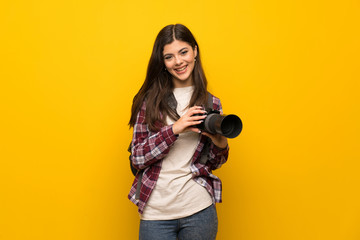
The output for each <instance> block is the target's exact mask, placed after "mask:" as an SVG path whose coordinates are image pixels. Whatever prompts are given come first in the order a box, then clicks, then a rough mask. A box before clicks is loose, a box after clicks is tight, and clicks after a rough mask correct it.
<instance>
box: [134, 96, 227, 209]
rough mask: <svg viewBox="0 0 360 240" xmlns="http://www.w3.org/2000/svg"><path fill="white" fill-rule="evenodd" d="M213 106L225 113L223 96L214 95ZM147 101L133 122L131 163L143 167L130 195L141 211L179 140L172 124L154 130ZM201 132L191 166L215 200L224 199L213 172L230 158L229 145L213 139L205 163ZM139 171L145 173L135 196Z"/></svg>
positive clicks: (194, 174) (199, 180) (204, 140)
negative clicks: (147, 118)
mask: <svg viewBox="0 0 360 240" xmlns="http://www.w3.org/2000/svg"><path fill="white" fill-rule="evenodd" d="M213 108H214V109H216V110H219V111H220V112H221V113H222V107H221V103H220V100H219V99H218V98H216V97H214V96H213ZM145 111H146V104H145V103H143V105H142V107H141V109H140V111H139V113H138V115H137V119H136V123H135V125H134V132H133V139H132V143H131V147H132V163H133V165H134V166H135V167H136V168H138V169H144V171H143V172H140V173H138V175H137V176H136V177H135V180H134V182H133V185H132V187H131V190H130V193H129V196H128V198H129V199H130V200H131V201H132V202H133V203H135V204H136V205H137V206H138V211H139V213H140V214H142V213H143V211H144V208H145V205H146V203H147V201H148V200H149V197H150V194H151V192H152V191H153V189H154V188H155V185H156V181H157V179H158V177H159V174H160V170H161V164H162V160H163V159H164V157H165V156H166V155H167V154H168V152H169V151H170V148H171V146H172V145H173V144H174V142H175V141H176V140H177V138H178V135H175V134H174V132H173V131H172V125H169V126H162V127H161V129H160V131H158V132H151V131H150V130H149V129H148V127H147V125H146V123H145ZM206 138H207V137H206V136H202V137H201V139H200V142H199V144H198V146H197V148H196V151H195V153H194V155H193V157H192V164H191V166H190V169H191V171H192V173H193V179H194V180H195V181H196V182H197V183H198V184H200V185H201V186H203V187H205V188H206V189H207V191H208V192H209V194H210V195H211V196H212V198H213V201H214V202H221V201H222V199H221V180H220V179H219V178H218V177H217V176H215V175H213V174H212V170H215V169H218V168H219V167H221V165H222V164H224V163H225V162H226V161H227V158H228V153H229V146H227V147H226V148H225V149H219V148H218V147H216V146H215V145H214V144H213V143H211V145H210V151H209V156H208V158H209V160H208V161H207V162H206V164H205V165H204V164H201V163H199V160H200V158H201V151H202V150H203V148H204V145H205V143H206V141H207V139H206ZM139 174H143V177H142V181H141V188H140V196H139V199H135V194H136V187H137V184H138V179H139Z"/></svg>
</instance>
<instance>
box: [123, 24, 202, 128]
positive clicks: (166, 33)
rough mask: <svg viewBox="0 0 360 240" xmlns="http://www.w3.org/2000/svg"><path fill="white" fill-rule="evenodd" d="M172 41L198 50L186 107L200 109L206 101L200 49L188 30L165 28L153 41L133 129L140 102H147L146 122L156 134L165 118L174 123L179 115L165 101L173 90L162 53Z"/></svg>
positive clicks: (136, 100) (134, 111) (132, 119)
mask: <svg viewBox="0 0 360 240" xmlns="http://www.w3.org/2000/svg"><path fill="white" fill-rule="evenodd" d="M174 40H179V41H183V42H187V43H188V44H189V45H190V46H191V47H192V48H193V50H194V49H195V46H196V47H197V53H198V54H197V57H196V62H195V66H194V70H193V72H192V79H193V84H194V92H193V95H192V97H191V99H190V103H189V106H194V105H202V104H205V103H206V98H207V80H206V77H205V74H204V71H203V68H202V65H201V59H200V48H199V45H198V44H197V42H196V40H195V38H194V36H193V35H192V33H191V32H190V30H189V29H188V28H187V27H185V26H184V25H182V24H175V25H168V26H166V27H164V28H163V29H162V30H161V31H160V32H159V34H158V35H157V37H156V40H155V43H154V47H153V51H152V54H151V57H150V61H149V64H148V68H147V73H146V78H145V81H144V83H143V85H142V86H141V88H140V90H139V91H138V93H137V94H136V95H135V97H134V99H133V105H132V108H131V117H130V121H129V125H130V127H134V125H135V122H136V116H137V114H138V112H139V111H140V109H141V106H142V104H143V102H144V101H145V102H146V114H145V122H146V124H147V125H148V127H149V129H150V130H151V131H154V132H155V131H158V130H159V126H160V125H165V119H166V116H169V117H170V118H171V119H173V120H174V121H176V120H177V119H179V115H178V114H177V113H176V111H175V110H174V109H173V108H171V107H170V106H169V103H168V99H169V97H170V96H171V95H172V91H173V89H174V85H173V81H172V75H171V74H170V73H169V72H167V71H166V70H165V63H164V57H163V50H164V46H165V45H166V44H170V43H172V42H173V41H174Z"/></svg>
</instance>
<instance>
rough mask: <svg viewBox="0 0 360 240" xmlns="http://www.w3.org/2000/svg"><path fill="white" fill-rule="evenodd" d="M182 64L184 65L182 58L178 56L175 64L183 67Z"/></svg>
mask: <svg viewBox="0 0 360 240" xmlns="http://www.w3.org/2000/svg"><path fill="white" fill-rule="evenodd" d="M181 63H182V59H181V57H180V56H176V57H175V64H176V65H181Z"/></svg>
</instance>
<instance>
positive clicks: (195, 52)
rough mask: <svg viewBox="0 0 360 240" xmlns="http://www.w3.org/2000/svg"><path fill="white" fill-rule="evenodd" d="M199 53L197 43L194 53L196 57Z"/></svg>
mask: <svg viewBox="0 0 360 240" xmlns="http://www.w3.org/2000/svg"><path fill="white" fill-rule="evenodd" d="M197 54H198V51H197V45H195V47H194V55H195V58H196V57H197Z"/></svg>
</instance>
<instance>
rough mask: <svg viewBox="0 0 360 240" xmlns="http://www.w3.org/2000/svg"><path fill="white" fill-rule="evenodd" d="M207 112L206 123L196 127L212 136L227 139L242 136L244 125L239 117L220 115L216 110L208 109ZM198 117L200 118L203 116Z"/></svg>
mask: <svg viewBox="0 0 360 240" xmlns="http://www.w3.org/2000/svg"><path fill="white" fill-rule="evenodd" d="M206 112H207V113H206V115H207V116H206V118H205V119H204V121H203V122H202V123H200V124H198V125H196V126H195V127H197V128H199V129H200V130H202V131H205V132H208V133H211V134H221V135H223V136H225V137H227V138H235V137H237V136H238V135H239V134H240V132H241V130H242V126H243V125H242V122H241V119H240V118H239V117H238V116H236V115H234V114H229V115H224V114H220V112H219V111H217V110H214V109H206ZM196 115H198V116H200V115H201V114H196Z"/></svg>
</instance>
